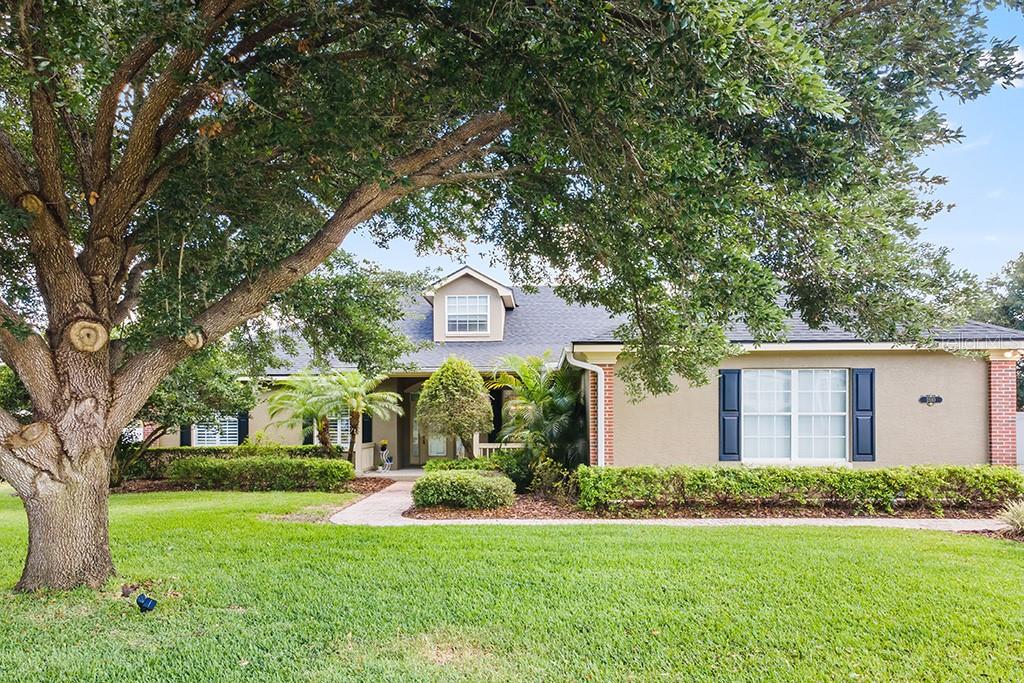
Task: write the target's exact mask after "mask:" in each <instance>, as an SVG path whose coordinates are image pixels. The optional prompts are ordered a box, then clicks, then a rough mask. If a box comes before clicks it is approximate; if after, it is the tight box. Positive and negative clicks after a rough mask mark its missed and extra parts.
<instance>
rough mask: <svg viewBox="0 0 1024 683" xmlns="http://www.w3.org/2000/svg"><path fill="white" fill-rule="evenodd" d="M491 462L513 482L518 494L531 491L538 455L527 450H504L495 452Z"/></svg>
mask: <svg viewBox="0 0 1024 683" xmlns="http://www.w3.org/2000/svg"><path fill="white" fill-rule="evenodd" d="M491 460H493V461H494V464H495V465H496V466H497V468H498V469H499V470H500V471H501V472H503V473H504V474H505V476H506V477H508V478H509V479H511V480H512V483H514V484H515V485H516V491H517V492H518V493H525V492H527V491H529V490H530V484H531V483H532V482H533V467H534V465H535V464H536V462H537V458H536V455H535V454H533V453H531V452H530V451H528V450H527V449H525V448H503V449H501V450H499V451H495V453H494V455H492V456H491Z"/></svg>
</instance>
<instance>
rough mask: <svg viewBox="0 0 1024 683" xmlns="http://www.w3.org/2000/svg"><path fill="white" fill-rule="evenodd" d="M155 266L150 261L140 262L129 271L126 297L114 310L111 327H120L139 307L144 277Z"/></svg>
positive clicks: (125, 291)
mask: <svg viewBox="0 0 1024 683" xmlns="http://www.w3.org/2000/svg"><path fill="white" fill-rule="evenodd" d="M152 267H153V264H152V263H150V262H149V261H140V262H139V263H136V264H135V265H134V266H132V268H131V270H129V271H128V278H127V280H126V282H125V285H124V295H123V296H122V297H121V300H120V301H119V302H118V303H117V307H116V308H115V309H114V317H113V319H112V320H111V325H120V324H121V323H123V322H124V321H125V320H127V319H128V316H129V315H131V312H132V311H134V310H135V307H136V306H138V305H139V293H140V290H141V288H142V277H143V276H144V275H145V274H146V271H148V270H150V269H151V268H152Z"/></svg>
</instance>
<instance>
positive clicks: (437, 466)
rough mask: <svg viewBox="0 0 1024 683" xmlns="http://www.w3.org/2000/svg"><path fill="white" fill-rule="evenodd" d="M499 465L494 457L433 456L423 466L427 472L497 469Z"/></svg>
mask: <svg viewBox="0 0 1024 683" xmlns="http://www.w3.org/2000/svg"><path fill="white" fill-rule="evenodd" d="M496 469H498V465H497V464H496V463H495V462H494V459H493V458H488V457H481V458H431V459H429V460H427V464H425V465H424V466H423V470H424V471H425V472H444V471H448V470H496Z"/></svg>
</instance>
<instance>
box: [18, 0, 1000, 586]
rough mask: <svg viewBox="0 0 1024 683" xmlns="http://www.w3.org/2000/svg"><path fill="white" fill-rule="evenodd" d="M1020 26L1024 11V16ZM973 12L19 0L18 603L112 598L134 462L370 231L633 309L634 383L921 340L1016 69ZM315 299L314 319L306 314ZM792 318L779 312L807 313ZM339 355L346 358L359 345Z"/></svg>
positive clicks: (895, 6) (715, 1)
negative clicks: (965, 193) (231, 339)
mask: <svg viewBox="0 0 1024 683" xmlns="http://www.w3.org/2000/svg"><path fill="white" fill-rule="evenodd" d="M1011 5H1013V6H1017V5H1018V3H1017V2H1016V1H1014V2H1012V3H1011ZM983 9H984V8H983V3H981V2H968V1H963V0H949V1H947V2H941V3H933V2H922V1H919V0H852V1H850V2H845V1H839V0H833V1H831V2H829V1H824V2H822V1H819V0H784V1H782V2H769V1H767V0H760V1H758V0H751V1H748V0H740V1H736V0H696V1H693V2H690V1H687V0H680V1H678V2H663V1H661V0H657V1H655V2H653V3H650V2H640V1H629V0H612V1H611V2H608V1H607V0H534V1H522V0H507V1H506V0H503V1H500V2H477V1H469V2H461V1H459V0H444V1H441V0H395V1H391V2H372V1H369V0H348V1H344V0H335V1H330V0H269V1H264V2H255V1H253V0H94V1H90V2H84V1H83V2H68V1H66V0H12V2H8V3H4V8H3V10H0V11H2V15H0V50H2V62H0V106H2V109H0V196H2V197H3V199H4V206H5V208H4V210H3V212H2V213H0V243H2V247H3V251H2V254H0V276H2V277H0V297H2V298H0V320H2V321H3V326H2V328H0V358H2V360H3V362H4V363H5V364H7V365H9V366H10V367H11V368H13V369H14V371H15V372H16V373H17V374H18V376H19V378H20V379H21V380H22V382H23V383H24V385H25V387H26V388H27V390H28V392H29V394H30V397H31V401H32V416H31V422H29V423H28V424H24V423H23V422H20V421H19V420H18V419H16V418H15V417H14V416H12V415H10V414H7V413H0V440H2V447H0V476H2V478H3V479H5V480H7V481H8V482H10V483H11V484H12V485H13V486H14V488H15V490H16V491H17V493H18V495H19V496H20V497H21V498H22V500H23V501H24V504H25V507H26V510H27V512H28V520H29V547H28V557H27V561H26V564H25V569H24V573H23V576H22V578H21V581H20V583H19V584H18V585H19V587H20V588H21V589H25V590H32V589H36V588H39V587H58V588H67V587H72V586H76V585H80V584H89V585H99V584H102V583H103V582H104V581H105V580H106V579H107V578H108V577H109V576H110V575H111V573H112V572H113V563H112V561H111V554H110V549H109V544H108V539H107V480H108V476H107V474H108V469H109V467H110V454H111V449H112V447H113V445H114V443H115V441H116V439H117V437H118V435H119V433H120V432H121V430H122V428H123V427H124V426H125V425H126V424H128V422H129V421H130V420H131V419H132V418H133V417H134V416H135V415H136V413H137V412H138V411H139V409H140V407H141V406H142V405H143V404H144V403H145V401H146V400H147V397H148V396H149V395H150V393H151V392H152V391H153V390H154V388H155V387H156V386H157V385H158V384H159V383H160V381H161V379H162V378H163V377H164V376H166V375H167V374H168V373H169V372H170V371H171V370H172V369H173V368H174V367H175V366H176V364H178V363H179V362H181V361H182V360H183V359H185V358H186V357H188V356H189V355H190V354H192V353H194V352H195V351H196V350H197V349H199V348H201V347H202V346H203V345H204V344H208V343H210V342H211V341H213V340H217V339H220V338H222V337H224V336H226V335H228V334H229V333H230V332H232V330H235V329H236V328H239V326H247V327H251V325H252V322H251V321H253V320H254V319H256V318H257V317H258V316H260V315H261V312H262V311H264V310H265V309H267V307H268V306H269V307H275V306H277V307H278V308H279V309H280V310H281V311H282V312H283V313H285V314H287V305H286V304H283V303H282V300H281V299H280V297H281V296H282V295H283V294H284V293H286V292H288V291H290V289H291V288H292V287H293V286H294V285H296V283H297V282H300V280H302V278H303V277H304V276H305V275H306V274H307V273H310V272H311V271H312V270H313V269H314V268H316V267H317V266H318V264H320V263H322V262H323V261H325V259H327V258H328V257H330V256H331V254H332V253H334V252H335V250H336V249H337V248H338V247H339V245H341V244H342V242H343V241H344V240H345V238H346V237H347V236H348V235H349V234H351V233H352V231H353V230H356V229H357V228H359V229H366V230H369V231H370V232H371V234H372V235H373V236H374V238H375V239H377V240H378V241H380V242H382V243H386V242H387V241H388V240H389V239H391V238H394V237H396V236H405V237H411V238H413V239H414V240H415V241H416V242H417V244H418V245H419V246H420V247H421V248H422V249H424V250H430V249H447V248H451V247H452V245H453V244H457V243H459V242H460V241H461V240H464V239H465V238H467V237H475V238H478V239H482V240H485V241H487V242H489V243H491V244H493V245H494V248H495V250H496V252H495V253H496V256H498V257H499V258H502V259H503V260H504V261H505V263H506V264H507V266H508V267H509V269H510V270H511V272H512V273H513V274H514V275H515V276H516V278H517V279H518V280H520V281H524V282H530V281H534V278H536V277H539V276H541V275H542V274H543V273H545V272H549V273H550V272H554V273H557V274H558V281H559V283H560V285H559V291H560V293H561V294H562V295H563V296H565V297H568V298H570V299H573V300H576V301H579V302H584V303H599V304H602V305H604V306H606V307H608V308H609V310H611V311H612V312H614V313H616V314H622V315H624V316H626V319H627V320H628V322H626V323H625V324H624V325H623V326H622V327H621V328H620V329H619V335H620V336H621V338H622V339H623V341H624V342H625V343H626V345H627V350H628V352H629V353H630V354H632V357H633V358H634V360H635V362H634V363H633V364H632V365H631V366H630V370H629V372H628V373H627V378H628V379H629V380H630V382H631V383H632V385H633V386H634V387H637V388H638V389H646V390H650V391H666V390H669V389H670V388H671V377H672V376H674V375H679V374H681V375H683V376H684V377H686V378H689V379H691V380H695V381H699V380H701V379H703V378H704V376H705V372H706V369H707V368H708V367H709V366H711V365H712V364H714V363H715V362H717V361H718V360H719V359H720V358H721V356H722V355H723V354H725V353H726V352H727V351H728V346H727V344H726V342H725V336H724V333H723V327H724V326H725V325H726V324H727V323H728V322H729V321H730V320H734V319H736V318H738V317H742V318H745V320H746V322H747V324H748V325H750V326H751V327H752V328H753V330H754V331H755V332H756V333H757V334H759V335H760V336H761V337H762V338H771V337H772V336H773V335H777V334H778V333H779V332H780V331H781V329H782V324H781V321H782V319H783V311H782V309H781V308H780V306H779V305H778V303H777V302H779V301H785V302H787V303H785V304H784V306H786V307H791V308H796V309H799V310H800V311H801V312H802V313H803V315H804V316H805V317H806V318H807V319H808V320H809V321H811V322H812V323H817V324H826V323H839V324H844V325H847V326H849V327H851V328H853V329H855V330H860V331H862V332H864V333H865V334H873V335H886V336H889V337H897V336H899V337H901V338H902V337H914V336H916V335H918V334H920V333H921V332H922V331H923V330H926V329H927V328H928V327H929V326H930V325H933V324H935V323H936V322H937V321H938V320H940V318H939V314H940V313H944V312H948V311H949V310H951V307H952V305H953V304H956V303H957V302H958V298H959V295H960V294H961V291H962V290H961V288H960V287H959V285H958V279H959V278H958V274H957V273H955V272H954V271H952V269H951V268H950V267H949V265H948V263H947V262H946V261H945V259H944V258H943V255H942V253H941V252H939V251H937V250H935V249H933V248H930V247H927V246H925V245H921V244H919V243H918V242H917V241H916V238H917V228H916V227H915V226H916V221H917V220H918V219H920V218H922V217H927V215H928V214H929V213H930V212H932V211H934V210H936V209H937V208H938V207H937V205H936V204H935V203H934V202H930V201H928V200H927V198H926V197H924V198H923V195H922V190H927V188H928V187H929V185H931V184H932V183H934V182H938V181H939V180H940V179H936V178H931V177H929V176H928V174H927V173H925V172H923V171H922V170H920V169H918V168H917V167H916V166H915V164H914V161H913V160H914V159H915V158H916V156H917V155H919V154H920V153H921V152H922V151H924V150H925V149H926V148H928V147H929V146H930V145H935V144H941V143H944V142H949V141H951V140H955V139H957V137H958V135H959V133H958V131H952V130H950V129H949V127H948V126H947V125H946V124H945V122H944V120H943V119H942V117H941V116H940V115H939V114H937V113H936V111H935V110H934V109H933V105H932V102H933V99H934V98H935V97H936V96H940V95H942V96H952V97H959V98H971V97H976V96H978V95H981V94H983V93H984V92H986V91H987V90H988V89H989V88H991V87H992V86H993V85H994V84H997V83H1007V82H1009V81H1010V80H1012V79H1013V78H1015V77H1017V76H1019V75H1020V68H1019V66H1018V65H1015V63H1014V62H1013V60H1012V53H1013V49H1014V48H1013V46H1012V45H1009V44H1008V43H1005V42H1002V41H998V40H992V39H990V38H989V37H988V36H986V33H985V22H984V18H983V14H982V12H983ZM307 294H308V292H307ZM780 294H782V295H786V296H785V298H784V299H780V297H779V295H780ZM339 333H340V332H339Z"/></svg>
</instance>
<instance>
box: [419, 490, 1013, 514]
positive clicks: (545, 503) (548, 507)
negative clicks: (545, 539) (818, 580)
mask: <svg viewBox="0 0 1024 683" xmlns="http://www.w3.org/2000/svg"><path fill="white" fill-rule="evenodd" d="M995 513H996V510H995V509H990V508H985V509H960V508H947V509H945V510H943V511H942V512H941V513H938V512H932V511H930V510H928V509H924V508H902V509H901V508H897V509H895V510H894V511H893V512H884V511H877V512H875V513H872V514H871V515H864V514H863V513H857V512H855V511H854V510H852V509H850V508H840V507H799V506H756V507H749V506H730V505H721V506H715V507H682V508H672V509H666V508H645V507H633V508H617V509H615V510H605V511H597V510H581V509H579V508H578V507H576V506H575V505H573V504H572V503H571V502H567V501H564V500H556V499H552V498H549V497H547V496H543V495H539V494H532V493H527V494H521V495H518V496H516V501H515V503H514V504H513V505H509V506H505V507H499V508H491V509H482V510H474V509H469V508H453V507H446V506H442V505H434V506H429V507H417V506H413V507H411V508H409V509H408V510H406V511H405V512H404V513H403V515H404V516H405V517H411V518H413V519H713V518H730V519H731V518H739V517H753V518H758V519H764V518H776V517H791V518H792V517H804V518H828V517H866V516H870V517H887V518H893V519H988V518H990V517H992V516H994V514H995Z"/></svg>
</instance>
